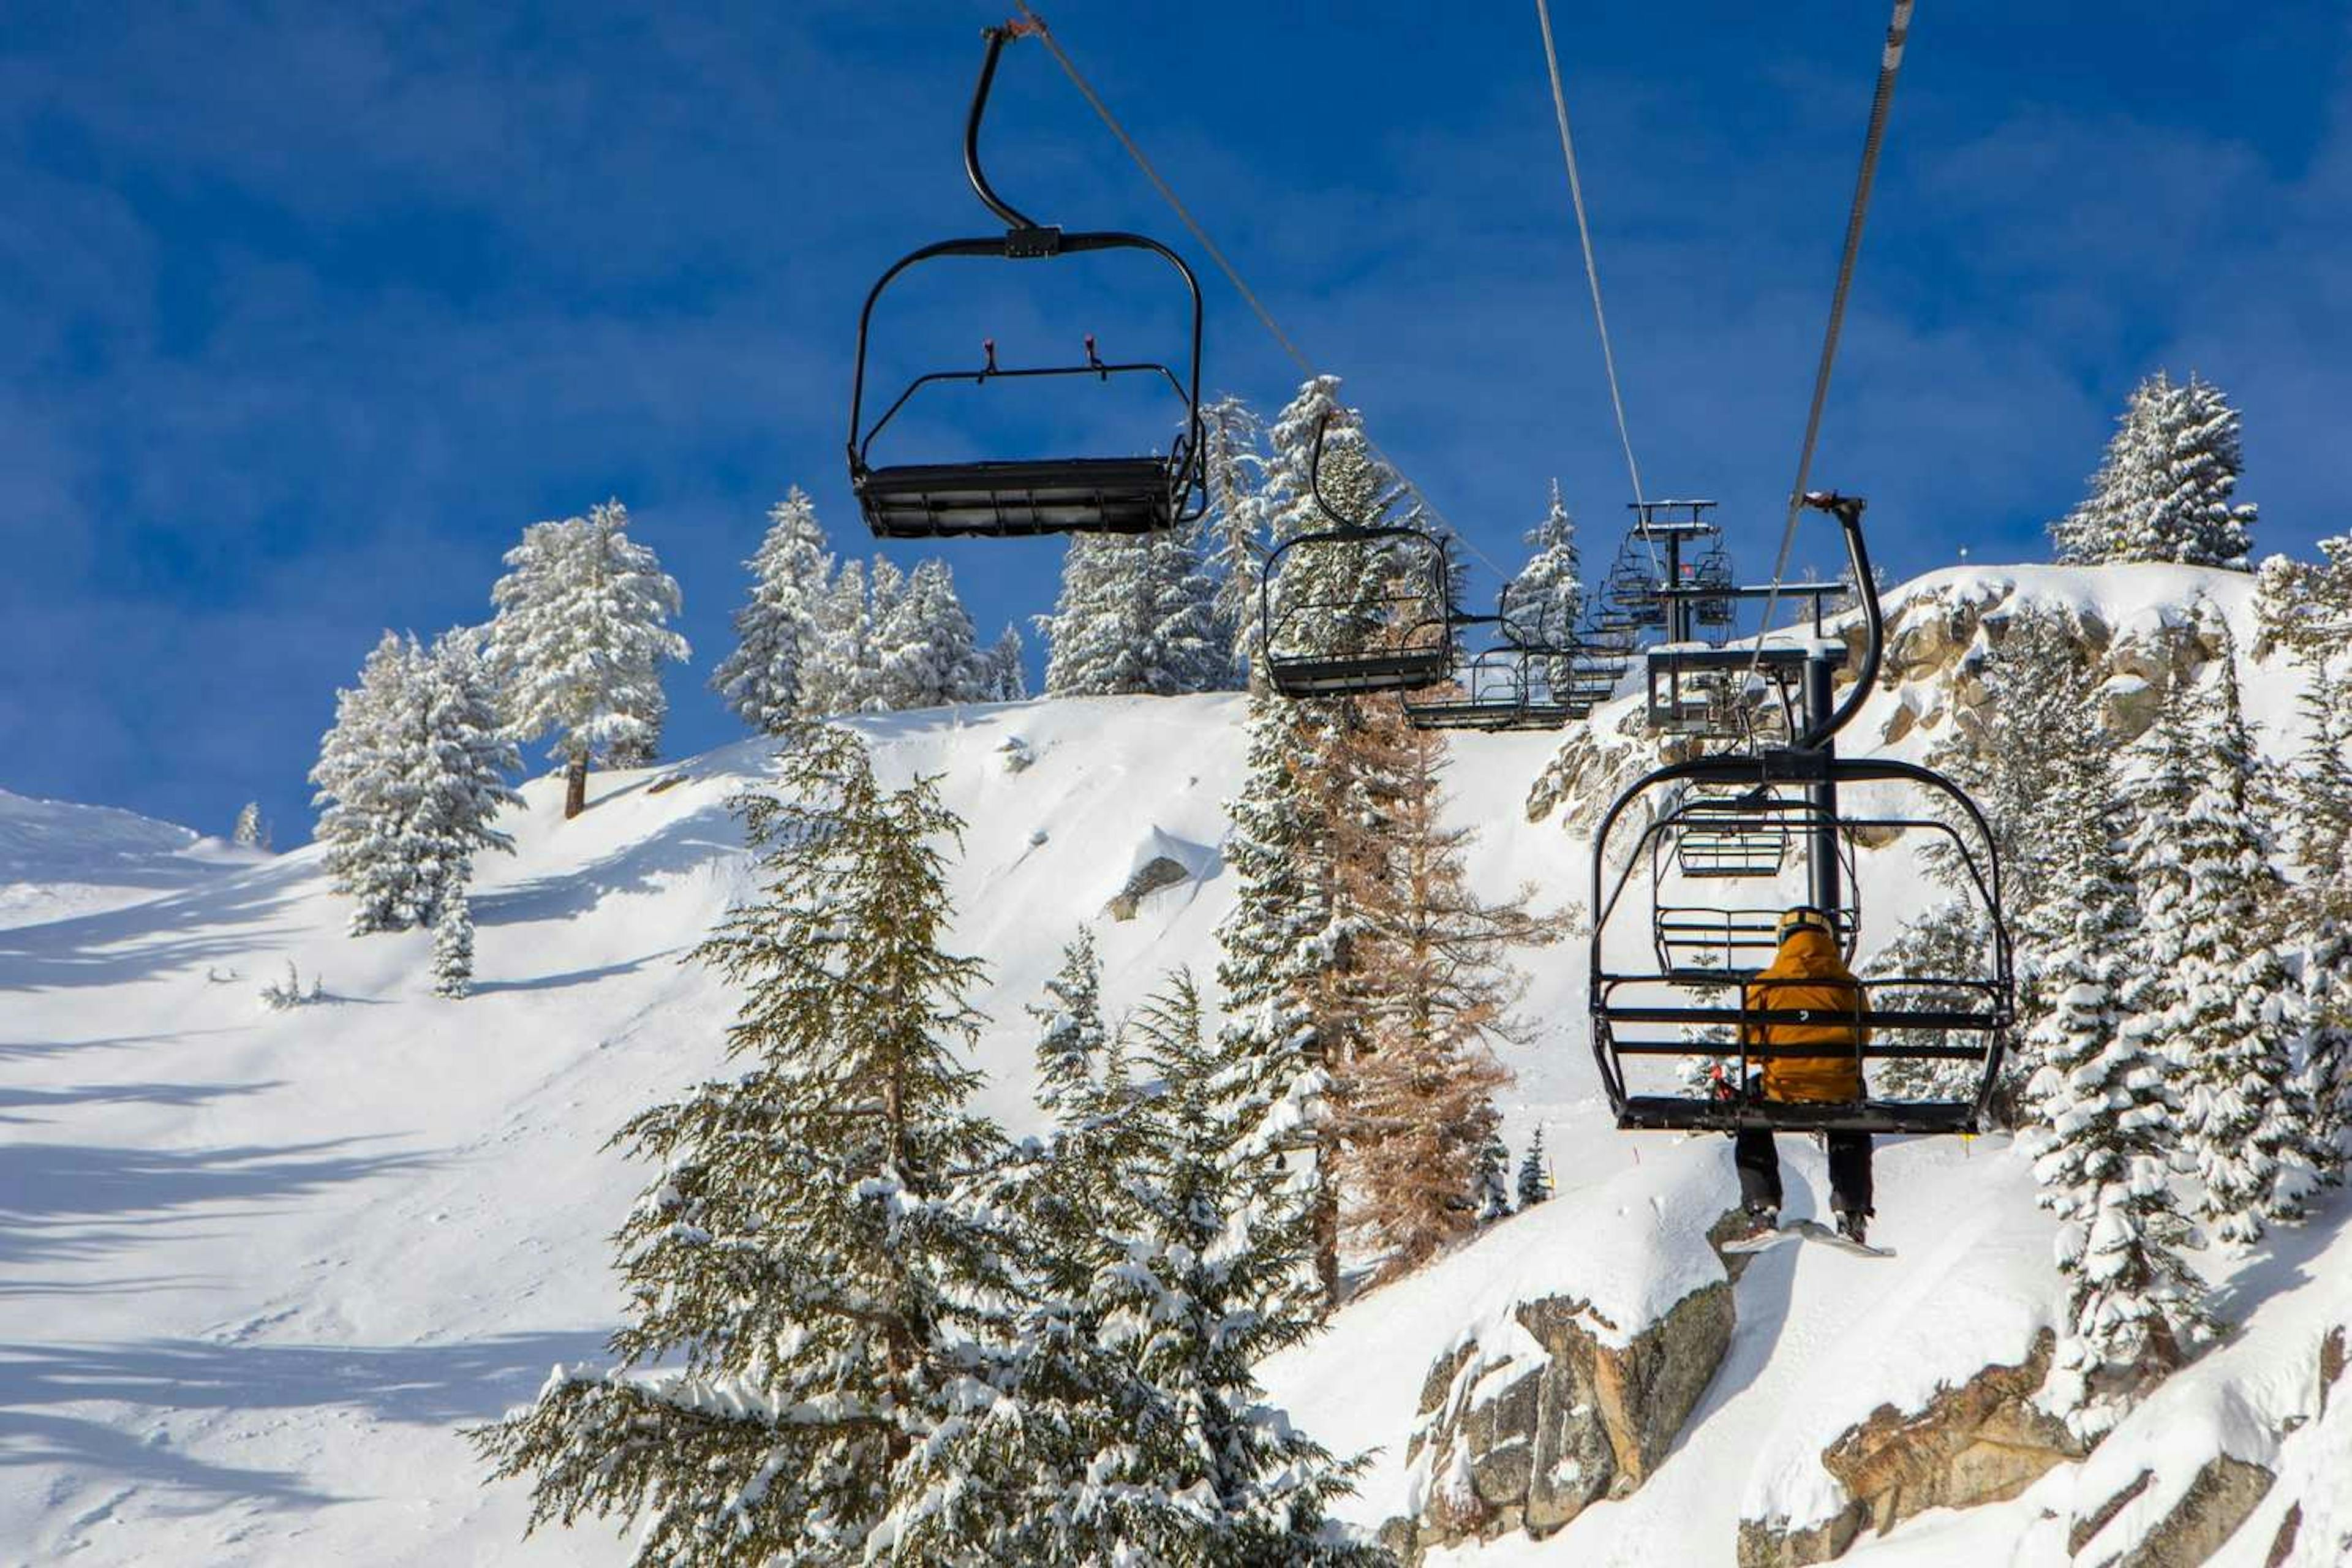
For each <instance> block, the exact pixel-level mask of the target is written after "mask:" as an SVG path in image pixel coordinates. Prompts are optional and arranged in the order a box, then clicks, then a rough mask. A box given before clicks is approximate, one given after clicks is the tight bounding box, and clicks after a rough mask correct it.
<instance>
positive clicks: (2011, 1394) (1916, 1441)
mask: <svg viewBox="0 0 2352 1568" xmlns="http://www.w3.org/2000/svg"><path fill="white" fill-rule="evenodd" d="M2054 1347H2055V1340H2054V1338H2053V1335H2052V1334H2051V1333H2050V1332H2049V1331H2047V1330H2045V1331H2042V1333H2040V1334H2038V1335H2036V1336H2035V1337H2034V1341H2033V1348H2032V1352H2031V1353H2030V1354H2028V1356H2027V1357H2026V1359H2025V1360H2024V1361H2023V1362H2021V1363H2018V1364H2016V1365H2013V1366H2011V1365H1994V1366H1988V1367H1986V1368H1985V1369H1984V1370H1983V1371H1982V1372H1980V1373H1977V1374H1976V1375H1975V1376H1974V1377H1971V1378H1969V1380H1968V1381H1967V1382H1966V1383H1963V1384H1958V1386H1947V1387H1945V1388H1943V1389H1941V1390H1939V1391H1938V1392H1937V1394H1936V1395H1935V1397H1933V1398H1932V1399H1930V1400H1928V1402H1927V1405H1926V1406H1925V1408H1923V1409H1919V1410H1916V1411H1908V1412H1906V1411H1899V1410H1897V1409H1895V1407H1894V1406H1893V1405H1880V1406H1879V1407H1878V1408H1877V1409H1876V1410H1874V1411H1873V1412H1872V1413H1871V1415H1870V1416H1869V1418H1868V1419H1867V1420H1865V1421H1864V1422H1863V1423H1862V1424H1861V1425H1859V1426H1853V1427H1850V1428H1848V1429H1847V1430H1846V1431H1845V1432H1844V1433H1843V1434H1841V1435H1840V1436H1839V1437H1838V1438H1837V1440H1836V1441H1835V1442H1833V1443H1832V1444H1831V1445H1830V1446H1829V1447H1828V1448H1827V1449H1826V1450H1824V1451H1823V1453H1822V1468H1824V1469H1826V1470H1828V1471H1829V1473H1830V1474H1831V1475H1832V1476H1833V1477H1835V1478H1836V1479H1837V1481H1838V1484H1839V1485H1840V1486H1842V1487H1843V1488H1844V1489H1845V1493H1846V1496H1847V1498H1848V1499H1849V1501H1848V1502H1847V1504H1846V1506H1845V1508H1844V1509H1843V1510H1840V1511H1839V1512H1838V1513H1837V1514H1836V1515H1834V1516H1832V1518H1830V1519H1827V1520H1821V1521H1809V1522H1807V1523H1805V1524H1803V1525H1799V1526H1794V1527H1792V1526H1791V1525H1790V1521H1787V1520H1746V1521H1741V1524H1740V1527H1739V1563H1740V1568H1796V1565H1798V1564H1801V1563H1826V1562H1829V1561H1830V1560H1831V1559H1832V1558H1834V1557H1837V1556H1839V1555H1840V1554H1842V1553H1843V1552H1844V1551H1845V1550H1846V1548H1847V1547H1849V1546H1851V1545H1852V1544H1853V1542H1854V1540H1855V1538H1856V1537H1858V1536H1859V1535H1860V1534H1861V1533H1862V1531H1864V1529H1870V1530H1874V1531H1877V1532H1878V1533H1880V1534H1885V1532H1886V1531H1889V1530H1892V1529H1894V1528H1895V1526H1896V1525H1897V1524H1900V1523H1901V1522H1902V1521H1905V1520H1906V1519H1910V1518H1912V1517H1913V1516H1915V1515H1916V1514H1920V1513H1924V1512H1926V1511H1927V1510H1929V1509H1933V1508H1973V1507H1975V1506H1977V1505H1978V1504H1980V1503H1989V1502H2002V1501H2006V1500H2008V1499H2010V1498H2013V1497H2015V1496H2017V1495H2018V1493H2020V1492H2021V1491H2023V1490H2024V1489H2026V1488H2027V1487H2029V1486H2031V1485H2032V1484H2033V1483H2034V1482H2035V1481H2036V1480H2039V1479H2041V1478H2042V1475H2043V1474H2045V1473H2046V1472H2047V1471H2049V1470H2050V1469H2051V1468H2053V1467H2055V1466H2057V1465H2060V1464H2063V1463H2064V1462H2065V1461H2067V1460H2069V1459H2075V1458H2081V1457H2082V1454H2083V1449H2082V1447H2081V1445H2080V1444H2079V1443H2077V1442H2076V1441H2075V1440H2074V1437H2073V1436H2071V1435H2070V1434H2069V1433H2068V1432H2067V1431H2066V1428H2065V1426H2064V1425H2063V1423H2061V1422H2059V1421H2058V1420H2056V1419H2054V1418H2053V1417H2052V1416H2050V1415H2047V1414H2045V1413H2043V1412H2042V1410H2041V1409H2040V1408H2039V1407H2037V1406H2036V1405H2034V1404H2033V1399H2032V1396H2033V1393H2034V1391H2035V1390H2036V1389H2038V1388H2040V1387H2041V1386H2042V1380H2043V1378H2044V1377H2046V1376H2047V1375H2048V1374H2049V1371H2050V1357H2051V1354H2052V1352H2053V1349H2054Z"/></svg>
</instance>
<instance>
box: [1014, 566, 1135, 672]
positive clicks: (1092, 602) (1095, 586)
mask: <svg viewBox="0 0 2352 1568" xmlns="http://www.w3.org/2000/svg"><path fill="white" fill-rule="evenodd" d="M1138 564H1139V561H1138V558H1137V553H1136V552H1135V549H1134V547H1133V546H1132V545H1131V544H1129V543H1128V542H1124V541H1121V540H1117V539H1110V538H1105V537H1102V536H1099V535H1096V534H1086V533H1074V534H1072V535H1071V536H1070V540H1069V542H1068V543H1067V544H1066V545H1064V546H1063V548H1062V584H1061V589H1060V591H1059V593H1057V594H1056V595H1055V599H1054V613H1053V614H1052V615H1050V616H1037V617H1036V618H1035V621H1034V625H1035V626H1036V627H1037V630H1038V632H1039V634H1040V635H1042V636H1043V637H1045V695H1046V696H1048V697H1097V696H1105V695H1108V694H1112V693H1118V692H1126V691H1139V690H1141V689H1142V685H1143V658H1142V653H1141V651H1140V649H1139V648H1138V647H1137V646H1136V642H1137V638H1136V635H1135V634H1136V631H1137V623H1138V621H1139V617H1138V616H1135V615H1133V614H1132V613H1131V606H1132V601H1133V599H1134V598H1135V594H1134V590H1133V585H1132V584H1131V582H1130V581H1129V578H1130V576H1131V574H1133V573H1134V570H1135V568H1136V567H1137V565H1138Z"/></svg>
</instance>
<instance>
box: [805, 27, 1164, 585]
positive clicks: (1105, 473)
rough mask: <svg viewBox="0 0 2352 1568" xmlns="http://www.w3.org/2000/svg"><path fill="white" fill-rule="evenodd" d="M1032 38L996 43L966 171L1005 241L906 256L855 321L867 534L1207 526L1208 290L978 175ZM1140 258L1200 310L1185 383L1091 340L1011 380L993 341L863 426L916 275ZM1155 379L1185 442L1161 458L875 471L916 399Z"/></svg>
mask: <svg viewBox="0 0 2352 1568" xmlns="http://www.w3.org/2000/svg"><path fill="white" fill-rule="evenodd" d="M1029 30H1031V29H1029V28H1027V27H1024V26H1020V25H1017V24H1009V25H1007V26H1002V27H992V28H990V29H988V31H987V38H988V54H987V58H985V59H984V60H983V61H982V65H981V69H980V82H979V85H978V87H977V88H975V89H974V90H973V93H972V100H971V113H970V115H969V117H968V118H967V120H966V121H965V127H964V170H965V173H966V174H967V175H968V176H969V178H970V179H971V188H972V190H973V191H974V193H976V194H977V195H979V197H980V199H981V201H982V203H983V204H984V205H986V206H987V207H988V209H989V210H990V211H991V212H992V213H994V214H995V215H996V216H998V217H999V218H1001V219H1003V221H1004V223H1005V225H1006V229H1005V232H1004V234H1003V236H1002V237H987V238H975V239H948V240H941V241H940V242H939V243H937V244H934V245H927V246H925V247H922V248H921V249H919V250H917V251H914V252H912V253H910V254H909V255H907V256H905V257H902V258H899V260H898V262H897V263H896V264H894V265H893V266H892V267H891V268H890V269H889V270H888V271H887V272H885V273H884V274H883V275H882V277H881V279H880V280H879V281H877V283H876V284H875V285H874V288H873V289H872V291H871V292H869V293H868V294H867V295H866V307H865V310H863V311H862V312H861V313H860V314H859V316H858V319H857V369H856V380H855V382H854V383H853V384H852V388H851V392H850V403H849V483H850V489H852V490H853V491H854V492H855V493H856V497H857V504H858V507H859V510H861V511H862V512H863V513H864V514H865V517H866V526H867V527H868V528H870V529H871V530H872V531H874V533H875V535H876V536H877V537H878V538H885V539H937V538H949V537H956V536H961V535H994V536H1018V535H1029V534H1043V533H1123V534H1143V533H1153V532H1158V531H1161V530H1165V529H1169V528H1172V527H1174V526H1176V525H1177V524H1179V523H1181V522H1184V521H1190V520H1191V519H1192V518H1195V517H1197V516H1199V515H1200V512H1201V510H1202V506H1203V504H1204V501H1205V493H1206V492H1205V488H1204V483H1203V474H1202V425H1201V414H1200V404H1201V287H1200V283H1199V281H1198V279H1195V278H1194V277H1193V276H1192V268H1190V267H1188V266H1186V265H1185V263H1184V260H1183V258H1181V257H1180V256H1178V255H1177V254H1176V253H1175V252H1174V251H1172V250H1171V249H1169V248H1168V247H1166V246H1164V245H1162V244H1160V242H1159V241H1158V240H1155V239H1150V238H1148V237H1144V236H1142V235H1138V234H1125V233H1118V232H1114V231H1089V232H1065V231H1064V230H1062V229H1060V228H1057V227H1054V226H1050V225H1045V224H1040V223H1037V222H1036V221H1034V219H1032V218H1030V217H1028V216H1026V215H1024V214H1023V213H1022V212H1020V211H1018V210H1017V209H1015V208H1013V206H1011V205H1007V204H1006V203H1005V202H1004V201H1003V199H1002V198H1000V197H999V196H998V195H997V194H996V192H995V190H994V189H993V188H992V186H991V185H990V184H989V183H988V178H987V176H986V175H985V174H982V171H981V165H980V125H981V120H982V115H983V114H984V113H985V112H986V110H987V107H988V92H989V87H990V84H991V82H992V80H993V79H994V78H995V75H996V64H997V58H998V57H999V56H1000V55H1001V54H1002V53H1003V48H1004V45H1005V43H1006V42H1007V40H1008V39H1011V38H1013V37H1019V36H1021V35H1022V34H1023V33H1024V32H1026V31H1029ZM1108 250H1139V251H1146V252H1149V253H1150V254H1151V255H1154V256H1157V257H1159V258H1161V259H1162V260H1164V261H1166V262H1167V264H1168V265H1169V267H1170V268H1172V269H1173V270H1174V272H1175V273H1176V276H1177V278H1178V279H1180V280H1181V283H1182V285H1183V287H1184V289H1185V291H1186V293H1187V294H1189V295H1190V297H1191V301H1192V342H1191V353H1190V358H1189V360H1188V361H1187V362H1185V363H1184V364H1183V366H1182V369H1181V374H1180V372H1179V371H1178V370H1177V369H1174V368H1171V366H1169V365H1168V364H1166V363H1159V362H1156V361H1150V360H1139V361H1131V362H1108V361H1105V360H1104V359H1102V358H1101V356H1100V355H1099V354H1098V353H1097V352H1096V348H1095V341H1094V339H1093V337H1092V336H1088V337H1087V340H1086V359H1085V361H1084V362H1083V363H1073V364H1055V365H1035V366H1020V367H1014V368H1006V367H1003V366H1000V365H999V364H998V363H996V350H995V345H994V343H993V342H988V343H986V344H985V345H983V353H982V363H980V364H978V365H975V366H971V367H967V368H963V369H957V370H944V371H933V372H930V373H929V374H923V375H919V376H917V377H916V378H915V379H914V380H913V381H912V382H910V383H909V384H908V385H907V388H906V390H905V391H903V392H901V393H900V394H899V395H898V398H897V400H896V401H894V402H892V403H891V404H890V405H889V406H888V407H887V408H886V409H884V410H883V411H882V413H881V415H880V416H878V417H877V418H876V419H875V420H874V421H873V423H872V424H871V425H867V424H866V422H865V409H866V353H867V348H868V344H869V341H870V338H871V334H872V328H873V323H874V310H875V305H876V304H877V301H879V300H880V299H881V298H882V295H883V293H884V292H885V291H886V290H887V289H889V287H890V286H891V285H892V284H893V283H894V282H896V281H897V280H898V279H899V278H900V277H901V276H902V275H903V274H905V273H906V272H907V271H908V269H909V268H914V267H917V266H919V265H921V264H923V263H925V262H929V261H933V260H936V259H939V258H984V259H993V260H1012V261H1051V260H1058V259H1061V258H1067V257H1071V256H1076V255H1080V254H1084V253H1087V252H1094V251H1108ZM1113 376H1122V377H1124V376H1141V377H1144V378H1147V379H1150V378H1157V379H1159V380H1160V381H1163V382H1165V383H1166V384H1167V386H1168V387H1169V389H1170V390H1171V392H1172V393H1173V395H1174V399H1175V403H1176V414H1177V421H1176V423H1177V435H1176V437H1175V439H1174V441H1173V443H1172V444H1171V446H1170V447H1169V448H1168V450H1167V451H1165V452H1150V451H1145V452H1141V453H1138V454H1134V455H1120V456H1087V457H1073V458H1012V459H1003V458H996V459H988V460H982V461H969V462H916V463H906V462H899V463H889V464H877V463H875V462H874V461H873V460H872V452H873V447H874V442H875V438H876V437H878V436H880V435H881V434H882V433H883V431H884V430H885V429H886V428H887V427H888V426H889V425H890V424H891V422H892V421H893V420H894V419H896V418H897V416H898V414H899V412H900V411H901V410H902V409H904V408H905V407H906V406H907V405H908V402H909V401H910V400H912V399H913V398H915V397H916V396H917V395H919V394H922V393H925V392H928V391H930V390H932V389H934V388H937V387H940V386H941V385H943V384H964V385H971V386H981V387H984V386H986V385H988V384H990V383H991V382H994V381H1000V380H1016V379H1029V378H1039V377H1068V378H1090V379H1092V380H1094V381H1097V382H1108V381H1109V380H1110V379H1111V378H1112V377H1113Z"/></svg>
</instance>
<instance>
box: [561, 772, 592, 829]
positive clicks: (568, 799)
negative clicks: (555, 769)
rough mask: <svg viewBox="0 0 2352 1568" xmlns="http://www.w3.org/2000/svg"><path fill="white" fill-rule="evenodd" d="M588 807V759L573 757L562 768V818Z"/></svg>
mask: <svg viewBox="0 0 2352 1568" xmlns="http://www.w3.org/2000/svg"><path fill="white" fill-rule="evenodd" d="M587 809H588V759H587V758H586V757H584V756H580V757H574V758H572V761H571V762H570V763H568V764H566V765H565V767H564V770H563V820H564V821H566V822H569V821H571V820H572V818H573V817H575V816H579V815H580V814H581V813H582V812H583V811H585V810H587Z"/></svg>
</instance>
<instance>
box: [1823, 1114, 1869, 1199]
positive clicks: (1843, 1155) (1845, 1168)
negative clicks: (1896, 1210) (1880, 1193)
mask: <svg viewBox="0 0 2352 1568" xmlns="http://www.w3.org/2000/svg"><path fill="white" fill-rule="evenodd" d="M1830 1207H1831V1208H1832V1209H1834V1210H1835V1211H1837V1212H1838V1213H1839V1214H1859V1215H1866V1214H1869V1213H1870V1212H1871V1207H1870V1134H1869V1133H1867V1132H1832V1133H1831V1134H1830Z"/></svg>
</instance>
